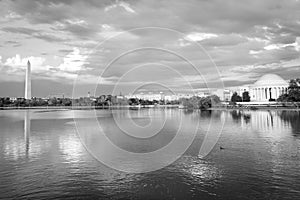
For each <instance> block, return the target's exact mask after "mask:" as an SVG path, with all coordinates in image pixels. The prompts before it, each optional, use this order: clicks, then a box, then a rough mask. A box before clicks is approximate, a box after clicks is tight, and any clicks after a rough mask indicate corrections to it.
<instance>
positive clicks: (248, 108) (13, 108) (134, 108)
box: [0, 105, 300, 111]
mask: <svg viewBox="0 0 300 200" xmlns="http://www.w3.org/2000/svg"><path fill="white" fill-rule="evenodd" d="M149 108H176V109H181V110H200V109H195V108H193V109H189V108H180V107H179V105H155V106H154V105H145V106H34V107H0V110H93V109H95V110H108V109H110V110H117V109H120V110H122V109H131V110H139V109H149ZM206 110H207V111H214V110H216V111H225V110H248V111H256V110H278V111H282V110H286V111H300V108H299V107H298V108H297V107H282V106H280V107H279V106H278V107H275V106H271V107H268V106H251V107H244V106H241V107H213V108H208V109H206ZM203 111H205V110H203Z"/></svg>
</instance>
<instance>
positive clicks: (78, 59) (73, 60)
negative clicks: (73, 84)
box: [58, 48, 88, 72]
mask: <svg viewBox="0 0 300 200" xmlns="http://www.w3.org/2000/svg"><path fill="white" fill-rule="evenodd" d="M87 58H88V55H82V54H81V52H80V50H79V49H78V48H74V49H73V51H72V52H70V53H69V54H67V55H66V56H65V57H64V58H63V63H62V64H60V65H59V66H58V68H59V69H60V70H62V71H67V72H77V71H81V70H84V69H86V68H85V67H84V64H88V62H87V61H86V60H87Z"/></svg>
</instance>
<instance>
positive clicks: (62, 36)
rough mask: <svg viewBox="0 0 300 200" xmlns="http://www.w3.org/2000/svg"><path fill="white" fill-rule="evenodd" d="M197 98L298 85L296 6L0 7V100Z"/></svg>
mask: <svg viewBox="0 0 300 200" xmlns="http://www.w3.org/2000/svg"><path fill="white" fill-rule="evenodd" d="M28 60H29V61H30V62H31V65H32V95H33V96H37V97H47V96H51V95H62V94H64V95H65V96H70V97H71V96H86V95H87V93H88V92H91V94H92V95H96V96H97V95H100V94H119V93H122V94H128V93H134V92H137V91H138V92H158V91H163V92H170V93H176V92H197V91H201V90H203V89H205V88H220V87H231V86H239V85H244V84H251V83H253V82H255V81H256V80H257V79H258V78H259V77H261V76H262V75H264V74H267V73H275V74H277V75H279V76H281V77H282V78H284V79H285V80H289V79H292V78H297V77H300V73H299V72H300V2H299V0H285V1H282V0H263V1H262V0H225V1H224V0H186V1H182V0H153V1H149V0H123V1H121V0H85V1H79V0H73V1H72V0H11V1H8V0H0V96H14V97H22V96H24V79H25V70H26V63H27V61H28Z"/></svg>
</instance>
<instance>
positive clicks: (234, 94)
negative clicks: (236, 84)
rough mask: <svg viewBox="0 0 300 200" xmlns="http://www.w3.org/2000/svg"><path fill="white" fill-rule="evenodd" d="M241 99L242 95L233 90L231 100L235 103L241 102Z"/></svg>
mask: <svg viewBox="0 0 300 200" xmlns="http://www.w3.org/2000/svg"><path fill="white" fill-rule="evenodd" d="M241 101H242V97H241V96H239V95H238V94H237V93H236V92H234V93H233V95H232V97H231V102H232V103H234V104H235V103H236V102H241Z"/></svg>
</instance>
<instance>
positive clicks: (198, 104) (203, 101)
mask: <svg viewBox="0 0 300 200" xmlns="http://www.w3.org/2000/svg"><path fill="white" fill-rule="evenodd" d="M179 102H180V103H181V104H182V105H183V106H184V107H185V108H188V109H201V110H207V109H209V108H212V107H213V106H214V105H217V104H219V103H220V102H221V100H220V98H219V97H218V96H216V95H211V96H207V97H196V96H194V97H191V98H189V99H187V98H182V99H180V100H179Z"/></svg>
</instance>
